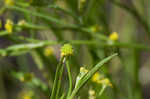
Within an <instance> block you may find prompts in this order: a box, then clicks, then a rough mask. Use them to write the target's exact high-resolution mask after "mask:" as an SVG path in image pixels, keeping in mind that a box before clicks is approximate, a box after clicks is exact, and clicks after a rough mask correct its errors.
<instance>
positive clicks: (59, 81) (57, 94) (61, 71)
mask: <svg viewBox="0 0 150 99" xmlns="http://www.w3.org/2000/svg"><path fill="white" fill-rule="evenodd" d="M63 69H64V66H62V67H61V69H60V75H59V80H58V85H57V92H56V99H58V97H59V92H60V87H61V78H62V73H63Z"/></svg>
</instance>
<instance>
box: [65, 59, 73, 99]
mask: <svg viewBox="0 0 150 99" xmlns="http://www.w3.org/2000/svg"><path fill="white" fill-rule="evenodd" d="M66 67H67V71H68V78H69V89H68V94H67V98H68V97H69V96H70V95H71V92H72V76H71V70H70V66H69V60H67V61H66Z"/></svg>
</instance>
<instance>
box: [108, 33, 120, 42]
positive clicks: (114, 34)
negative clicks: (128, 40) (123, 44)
mask: <svg viewBox="0 0 150 99" xmlns="http://www.w3.org/2000/svg"><path fill="white" fill-rule="evenodd" d="M118 38H119V37H118V33H117V32H113V33H111V34H110V35H109V39H110V40H113V41H116V40H118Z"/></svg>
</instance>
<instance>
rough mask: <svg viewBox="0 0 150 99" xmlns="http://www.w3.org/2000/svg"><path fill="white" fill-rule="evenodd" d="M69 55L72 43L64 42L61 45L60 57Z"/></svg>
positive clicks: (71, 50) (71, 52)
mask: <svg viewBox="0 0 150 99" xmlns="http://www.w3.org/2000/svg"><path fill="white" fill-rule="evenodd" d="M70 55H73V48H72V45H70V44H64V46H63V47H61V57H64V56H70Z"/></svg>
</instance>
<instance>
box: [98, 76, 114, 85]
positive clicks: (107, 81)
mask: <svg viewBox="0 0 150 99" xmlns="http://www.w3.org/2000/svg"><path fill="white" fill-rule="evenodd" d="M98 83H99V84H103V85H105V86H110V87H112V83H111V82H110V80H109V79H108V78H104V79H101V80H99V81H98Z"/></svg>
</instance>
